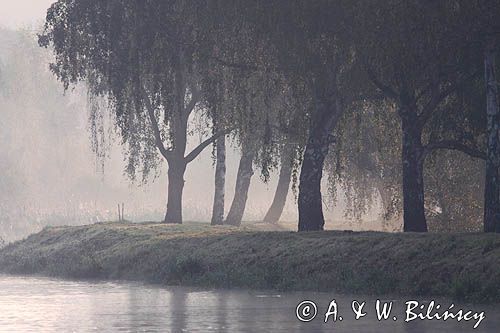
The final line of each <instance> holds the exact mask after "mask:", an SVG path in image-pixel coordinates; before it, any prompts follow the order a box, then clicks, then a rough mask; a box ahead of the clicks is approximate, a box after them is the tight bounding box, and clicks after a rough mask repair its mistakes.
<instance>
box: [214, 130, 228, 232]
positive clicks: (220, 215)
mask: <svg viewBox="0 0 500 333" xmlns="http://www.w3.org/2000/svg"><path fill="white" fill-rule="evenodd" d="M216 153H217V157H216V164H215V191H214V205H213V209H212V223H211V224H212V225H220V224H223V222H224V194H225V193H224V192H225V185H226V137H225V136H222V137H220V138H219V139H217V143H216Z"/></svg>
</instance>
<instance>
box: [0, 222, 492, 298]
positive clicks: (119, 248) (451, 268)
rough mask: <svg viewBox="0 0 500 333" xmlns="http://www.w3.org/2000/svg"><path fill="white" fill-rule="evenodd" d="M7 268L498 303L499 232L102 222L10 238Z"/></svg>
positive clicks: (3, 265) (2, 268)
mask: <svg viewBox="0 0 500 333" xmlns="http://www.w3.org/2000/svg"><path fill="white" fill-rule="evenodd" d="M0 272H2V273H13V274H42V275H48V276H58V277H66V278H104V279H107V278H112V279H127V280H142V281H147V282H154V283H162V284H168V285H177V284H182V285H196V286H205V287H222V288H231V287H243V288H255V289H280V290H315V291H332V292H342V293H356V294H358V293H359V294H401V295H415V296H420V295H432V296H450V297H453V298H457V299H461V300H470V301H480V302H500V287H499V286H500V237H499V236H497V235H485V234H427V235H423V234H400V233H399V234H388V233H374V232H362V233H353V232H334V231H325V232H318V233H300V234H299V233H294V232H287V231H261V230H255V227H246V228H242V229H236V228H232V227H226V226H221V227H210V226H208V225H204V224H188V225H182V226H181V225H163V224H155V223H143V224H124V223H120V224H118V223H103V224H95V225H89V226H82V227H53V228H46V229H44V230H43V231H42V232H40V233H38V234H35V235H32V236H30V237H28V238H27V239H25V240H22V241H19V242H16V243H13V244H10V245H8V246H6V247H5V248H3V249H2V250H0Z"/></svg>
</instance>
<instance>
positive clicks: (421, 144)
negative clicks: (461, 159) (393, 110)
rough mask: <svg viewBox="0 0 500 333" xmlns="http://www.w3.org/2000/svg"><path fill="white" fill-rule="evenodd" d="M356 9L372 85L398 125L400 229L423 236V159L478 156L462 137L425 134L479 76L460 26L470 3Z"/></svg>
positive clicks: (375, 4) (395, 2)
mask: <svg viewBox="0 0 500 333" xmlns="http://www.w3.org/2000/svg"><path fill="white" fill-rule="evenodd" d="M469 3H470V2H469ZM358 6H359V7H358V8H362V10H361V9H360V10H357V11H356V13H357V17H358V19H359V20H358V21H357V22H358V24H357V27H358V28H357V29H356V32H357V33H355V34H354V35H355V36H356V37H355V38H354V39H355V41H356V42H357V47H356V49H357V52H358V53H359V56H360V58H361V59H362V61H363V65H364V67H365V69H366V71H367V74H368V76H369V78H370V80H371V82H372V83H373V85H374V86H375V87H376V88H377V89H378V91H380V92H381V93H383V94H384V95H385V96H386V98H387V99H388V100H390V101H392V102H393V103H395V105H396V106H397V109H398V116H399V119H400V123H401V131H402V147H401V152H402V154H401V164H402V185H403V186H402V191H403V218H404V226H403V228H404V230H405V231H417V232H422V231H427V223H426V217H425V204H424V203H425V200H424V173H423V167H424V161H425V157H426V156H427V155H428V154H429V153H430V152H432V151H433V150H436V149H452V150H461V151H464V152H466V153H469V154H471V155H473V156H476V157H482V154H481V153H480V152H478V151H477V150H475V149H473V147H471V146H470V145H469V144H470V142H469V140H468V138H467V137H460V138H457V137H455V138H451V139H450V138H446V137H438V138H437V139H438V140H432V139H434V138H431V137H430V136H429V135H428V134H427V133H428V132H429V131H428V127H429V125H431V124H432V123H433V122H434V121H435V119H436V117H439V116H440V115H442V114H447V113H448V114H450V113H453V112H454V111H455V110H453V109H450V108H448V107H447V106H448V105H449V102H450V100H453V99H455V98H457V96H458V94H459V93H460V92H461V91H463V90H464V87H465V86H466V85H467V84H468V83H469V82H470V81H471V80H473V79H475V78H476V77H477V76H478V74H479V68H480V67H479V66H478V62H477V52H475V51H476V50H475V49H474V48H470V47H468V46H469V45H470V38H471V35H470V31H469V27H467V26H466V25H464V24H463V18H464V17H466V16H467V15H468V12H469V9H470V6H472V5H471V4H468V2H467V1H463V2H457V1H439V2H421V1H399V0H392V1H385V0H384V1H364V2H359V3H358ZM395 26H397V27H398V28H397V29H394V27H395ZM458 117H459V115H458V114H457V115H456V118H458ZM452 118H453V117H449V118H448V119H452ZM462 119H463V118H462ZM444 125H445V127H446V126H448V125H450V126H452V125H453V124H452V123H444Z"/></svg>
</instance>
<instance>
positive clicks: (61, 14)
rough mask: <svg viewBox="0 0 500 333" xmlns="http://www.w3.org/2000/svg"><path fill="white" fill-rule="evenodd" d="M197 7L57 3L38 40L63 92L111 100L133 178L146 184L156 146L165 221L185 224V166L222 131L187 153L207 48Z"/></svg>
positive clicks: (116, 1)
mask: <svg viewBox="0 0 500 333" xmlns="http://www.w3.org/2000/svg"><path fill="white" fill-rule="evenodd" d="M198 5H200V4H199V3H198V2H196V1H175V0H170V1H162V2H159V1H150V2H141V1H136V2H128V1H121V0H111V1H104V0H88V1H69V0H60V1H58V2H56V3H55V4H53V5H52V6H51V7H50V9H49V10H48V12H47V19H46V23H45V30H44V32H43V33H42V34H41V35H40V37H39V43H40V45H41V46H45V47H48V46H52V47H53V49H54V52H55V55H56V58H55V62H54V63H53V64H52V65H51V69H52V71H53V72H54V74H55V75H56V76H57V77H58V78H59V79H60V80H61V81H62V82H63V84H64V86H65V88H66V89H67V88H68V87H69V86H70V84H74V83H77V82H79V81H85V82H86V83H87V85H88V87H89V94H90V95H91V96H94V97H100V96H103V97H105V98H107V99H108V100H109V104H110V108H111V110H112V112H113V116H114V120H115V124H114V125H115V127H116V128H117V129H118V131H119V134H120V135H121V137H122V143H123V145H124V147H125V148H126V152H127V159H128V166H127V168H126V172H127V174H128V175H129V176H130V178H131V179H135V178H136V175H137V174H139V173H142V176H143V180H144V181H145V180H146V179H147V176H148V175H149V173H150V172H151V171H152V170H156V169H157V168H158V166H159V162H160V160H159V157H158V154H157V153H156V151H155V150H156V149H157V150H158V151H159V152H160V155H161V157H162V158H163V159H164V160H165V161H166V162H167V164H168V180H169V181H168V203H167V212H166V215H165V222H167V223H181V222H182V192H183V188H184V172H185V170H186V167H187V165H188V164H189V163H190V162H191V161H193V160H194V159H195V158H196V157H197V156H198V155H199V154H200V153H201V152H202V151H203V150H204V149H205V148H206V147H207V146H209V145H210V144H211V143H213V142H215V141H216V139H217V138H218V137H220V136H222V135H224V134H226V131H224V130H222V131H220V132H217V133H215V134H212V135H211V136H210V137H209V138H207V139H205V140H204V141H202V142H201V143H200V144H199V145H198V146H197V147H196V148H194V149H193V150H192V151H191V152H188V153H186V145H187V137H188V122H189V118H190V116H191V114H192V113H193V112H194V111H196V110H200V109H201V108H202V107H203V105H202V104H203V95H204V93H203V91H201V89H200V87H201V84H200V78H199V72H200V71H201V70H200V68H199V66H197V65H198V63H197V59H198V58H197V54H198V53H199V52H200V50H199V49H198V48H197V46H203V45H205V44H204V43H203V42H202V41H201V39H202V38H204V34H203V33H202V31H199V30H197V27H199V25H197V24H196V21H197V20H198V18H199V17H197V13H200V10H201V8H200V7H198ZM200 6H201V5H200ZM197 38H199V39H197ZM97 112H102V110H97Z"/></svg>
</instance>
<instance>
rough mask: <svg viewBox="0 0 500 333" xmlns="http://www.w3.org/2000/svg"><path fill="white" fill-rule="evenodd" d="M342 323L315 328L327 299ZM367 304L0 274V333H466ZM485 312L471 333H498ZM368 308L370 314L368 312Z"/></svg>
mask: <svg viewBox="0 0 500 333" xmlns="http://www.w3.org/2000/svg"><path fill="white" fill-rule="evenodd" d="M333 297H335V298H336V300H337V302H338V304H339V313H340V315H342V316H343V317H344V320H343V321H342V322H336V323H333V322H331V321H330V322H328V323H326V324H325V323H323V320H324V313H325V312H326V310H327V308H328V304H329V303H330V301H331V299H332V298H333ZM303 299H313V300H315V301H316V303H317V304H318V316H317V318H316V319H315V320H313V321H312V322H309V323H302V322H300V321H298V320H297V319H296V318H295V307H296V305H297V304H298V303H299V302H300V301H301V300H303ZM352 299H358V300H366V301H367V305H366V312H368V313H369V314H368V315H367V317H365V318H363V319H361V320H358V321H356V320H354V317H353V316H354V315H353V313H352V311H351V310H350V302H351V301H352ZM372 305H373V299H371V300H369V299H363V298H361V297H345V296H343V297H338V295H330V294H317V293H316V294H315V293H284V294H266V293H259V292H247V291H203V290H198V289H189V288H179V287H175V288H161V287H155V286H147V285H143V284H139V283H110V282H72V281H61V280H55V279H45V278H28V277H10V276H0V332H287V333H290V332H331V331H332V330H333V331H336V332H384V331H387V332H408V333H413V332H472V331H473V330H472V326H473V323H471V322H468V323H467V322H460V323H458V322H456V321H448V322H442V321H415V322H412V323H404V321H403V318H404V316H403V312H404V301H403V300H396V303H395V304H394V309H395V311H396V312H395V313H394V314H395V315H397V316H398V317H399V318H400V319H398V321H393V320H387V321H381V322H379V321H377V319H376V318H375V314H374V311H373V307H371V306H372ZM468 308H472V309H474V310H476V309H477V310H486V319H485V320H484V321H483V323H482V324H481V326H480V327H479V329H478V330H474V331H476V332H498V330H497V327H499V326H500V311H499V309H500V306H489V307H485V306H474V305H469V306H468ZM370 310H371V311H370Z"/></svg>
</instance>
